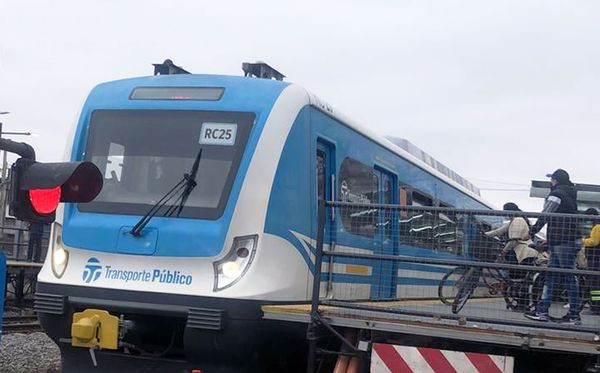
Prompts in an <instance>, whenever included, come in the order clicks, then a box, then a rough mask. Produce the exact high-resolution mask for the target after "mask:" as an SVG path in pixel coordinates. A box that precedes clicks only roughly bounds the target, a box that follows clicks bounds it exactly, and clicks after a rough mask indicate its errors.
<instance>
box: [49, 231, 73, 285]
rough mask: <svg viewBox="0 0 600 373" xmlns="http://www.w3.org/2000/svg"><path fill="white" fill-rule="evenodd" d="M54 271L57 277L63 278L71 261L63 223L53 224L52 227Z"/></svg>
mask: <svg viewBox="0 0 600 373" xmlns="http://www.w3.org/2000/svg"><path fill="white" fill-rule="evenodd" d="M50 260H51V261H52V272H53V273H54V276H56V277H57V278H61V277H62V275H63V274H64V273H65V269H67V263H68V262H69V251H68V250H67V249H65V247H64V246H63V241H62V225H60V224H59V223H54V224H53V229H52V257H51V259H50Z"/></svg>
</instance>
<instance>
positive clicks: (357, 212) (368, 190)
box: [339, 158, 378, 237]
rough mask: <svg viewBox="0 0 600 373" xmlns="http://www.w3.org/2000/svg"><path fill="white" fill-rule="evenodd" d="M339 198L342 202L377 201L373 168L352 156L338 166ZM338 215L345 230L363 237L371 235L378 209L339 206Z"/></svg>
mask: <svg viewBox="0 0 600 373" xmlns="http://www.w3.org/2000/svg"><path fill="white" fill-rule="evenodd" d="M339 180H340V183H339V185H340V191H339V199H340V201H342V202H353V203H377V201H376V200H375V199H374V198H377V188H378V178H377V176H376V175H375V172H374V169H373V168H371V167H369V166H367V165H365V164H363V163H361V162H359V161H356V160H354V159H352V158H346V159H344V161H343V162H342V165H341V166H340V173H339ZM340 210H341V211H340V216H341V218H342V224H343V226H344V229H346V231H348V232H350V233H353V234H357V235H360V236H364V237H373V236H374V235H375V232H376V229H377V226H376V223H377V218H378V211H377V210H376V209H371V208H369V207H364V208H363V207H359V208H355V207H350V208H341V209H340Z"/></svg>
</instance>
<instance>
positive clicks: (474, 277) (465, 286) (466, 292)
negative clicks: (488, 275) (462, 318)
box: [452, 268, 481, 313]
mask: <svg viewBox="0 0 600 373" xmlns="http://www.w3.org/2000/svg"><path fill="white" fill-rule="evenodd" d="M479 277H481V269H479V268H469V269H468V270H467V272H466V273H465V275H464V276H463V278H464V281H463V282H462V283H461V284H460V287H459V289H458V292H457V293H456V297H455V298H454V302H452V313H459V312H460V310H462V309H463V307H464V306H465V304H466V303H467V301H468V300H469V298H470V297H471V295H473V292H474V291H475V289H476V288H477V284H478V283H479Z"/></svg>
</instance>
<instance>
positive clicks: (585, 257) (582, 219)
mask: <svg viewBox="0 0 600 373" xmlns="http://www.w3.org/2000/svg"><path fill="white" fill-rule="evenodd" d="M332 210H333V212H335V213H333V212H332ZM332 216H335V218H334V219H332V218H331V217H332ZM536 221H544V222H546V224H545V226H546V227H545V231H546V236H544V234H543V233H538V234H537V235H534V236H533V237H531V235H530V234H529V233H530V231H531V229H532V228H531V227H532V226H534V227H536V228H535V230H537V228H538V227H537V226H536V225H535V222H536ZM596 224H600V217H598V216H593V215H571V214H541V213H528V212H520V211H491V210H474V209H471V210H467V209H454V208H441V207H421V206H399V205H386V204H362V203H361V204H358V203H347V202H326V201H321V202H320V204H319V214H318V227H319V229H318V234H317V240H316V245H315V246H316V247H315V271H314V282H313V297H312V303H311V320H312V322H311V326H310V327H309V330H308V337H309V342H310V343H309V346H310V350H309V351H310V354H313V355H312V356H314V354H316V352H317V348H316V340H317V336H316V334H317V333H316V327H317V326H320V325H323V322H322V321H323V318H322V316H321V311H320V309H319V306H330V307H334V308H335V309H336V314H337V315H341V316H345V317H348V318H352V319H357V318H358V319H361V318H362V319H367V320H368V319H369V318H373V317H377V318H378V319H381V318H390V319H397V318H406V317H412V318H414V317H417V318H423V319H426V320H436V321H437V322H439V323H445V324H448V325H465V324H467V323H478V324H486V325H493V328H494V329H496V330H507V331H508V330H512V331H514V330H515V328H527V329H528V330H533V331H534V333H535V331H536V330H538V331H539V332H540V333H546V334H552V333H555V336H559V337H560V336H564V335H574V334H577V335H579V334H582V333H588V334H591V335H592V336H597V335H598V334H599V332H600V247H597V248H587V249H584V250H583V251H582V250H581V248H582V238H583V237H588V236H589V233H590V230H591V228H592V227H593V226H594V225H596ZM498 228H501V229H499V230H498ZM546 239H547V240H546ZM551 284H553V285H554V292H553V294H552V295H547V296H545V297H544V296H543V289H544V286H546V289H547V290H549V288H548V286H549V285H551ZM547 293H548V292H547ZM594 294H596V296H594ZM569 299H570V300H569ZM548 305H549V308H548V307H546V306H548ZM536 312H537V315H535V313H536ZM525 313H527V314H529V315H530V316H532V315H533V316H534V317H533V319H532V318H528V317H526V316H525ZM545 315H549V318H548V319H546V318H545ZM565 315H569V319H568V320H567V319H562V317H563V316H565ZM578 316H580V319H578V318H577V317H578ZM541 321H548V322H541ZM310 358H311V356H309V359H310ZM309 361H312V360H309Z"/></svg>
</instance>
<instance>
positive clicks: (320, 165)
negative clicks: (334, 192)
mask: <svg viewBox="0 0 600 373" xmlns="http://www.w3.org/2000/svg"><path fill="white" fill-rule="evenodd" d="M321 199H325V152H324V151H322V150H321V149H318V150H317V200H321Z"/></svg>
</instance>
